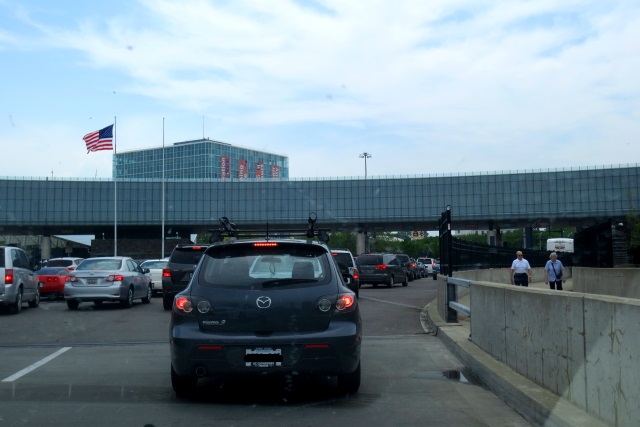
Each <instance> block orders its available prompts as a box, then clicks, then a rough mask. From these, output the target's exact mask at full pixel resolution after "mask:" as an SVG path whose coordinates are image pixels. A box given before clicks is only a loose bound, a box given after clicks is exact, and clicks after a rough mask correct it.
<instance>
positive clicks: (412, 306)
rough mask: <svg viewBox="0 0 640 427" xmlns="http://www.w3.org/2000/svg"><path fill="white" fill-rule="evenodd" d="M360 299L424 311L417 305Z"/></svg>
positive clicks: (369, 298) (375, 299) (376, 299)
mask: <svg viewBox="0 0 640 427" xmlns="http://www.w3.org/2000/svg"><path fill="white" fill-rule="evenodd" d="M358 298H360V299H368V300H371V301H375V302H381V303H384V304H391V305H397V306H398V307H406V308H415V309H416V310H422V307H416V306H415V305H409V304H403V303H401V302H393V301H388V300H385V299H378V298H371V297H363V296H360V297H358Z"/></svg>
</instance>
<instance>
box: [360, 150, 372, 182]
mask: <svg viewBox="0 0 640 427" xmlns="http://www.w3.org/2000/svg"><path fill="white" fill-rule="evenodd" d="M360 158H361V159H364V178H365V179H367V159H370V158H371V153H367V152H366V151H365V152H364V153H362V154H360Z"/></svg>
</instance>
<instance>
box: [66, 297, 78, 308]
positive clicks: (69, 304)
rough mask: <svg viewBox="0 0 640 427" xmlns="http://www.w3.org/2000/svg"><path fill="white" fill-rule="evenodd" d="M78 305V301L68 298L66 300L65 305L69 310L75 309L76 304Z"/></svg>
mask: <svg viewBox="0 0 640 427" xmlns="http://www.w3.org/2000/svg"><path fill="white" fill-rule="evenodd" d="M79 305H80V302H78V301H76V300H73V299H70V300H68V301H67V307H69V310H77V309H78V306H79Z"/></svg>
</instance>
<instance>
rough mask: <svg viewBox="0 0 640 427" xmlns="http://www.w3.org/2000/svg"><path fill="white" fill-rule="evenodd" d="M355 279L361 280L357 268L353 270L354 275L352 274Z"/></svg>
mask: <svg viewBox="0 0 640 427" xmlns="http://www.w3.org/2000/svg"><path fill="white" fill-rule="evenodd" d="M352 276H353V278H354V279H359V278H360V272H359V271H358V269H357V268H354V269H353V274H352Z"/></svg>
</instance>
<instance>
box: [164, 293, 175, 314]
mask: <svg viewBox="0 0 640 427" xmlns="http://www.w3.org/2000/svg"><path fill="white" fill-rule="evenodd" d="M172 305H173V298H172V297H171V295H169V294H167V293H163V294H162V308H164V309H165V310H171V306H172Z"/></svg>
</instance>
